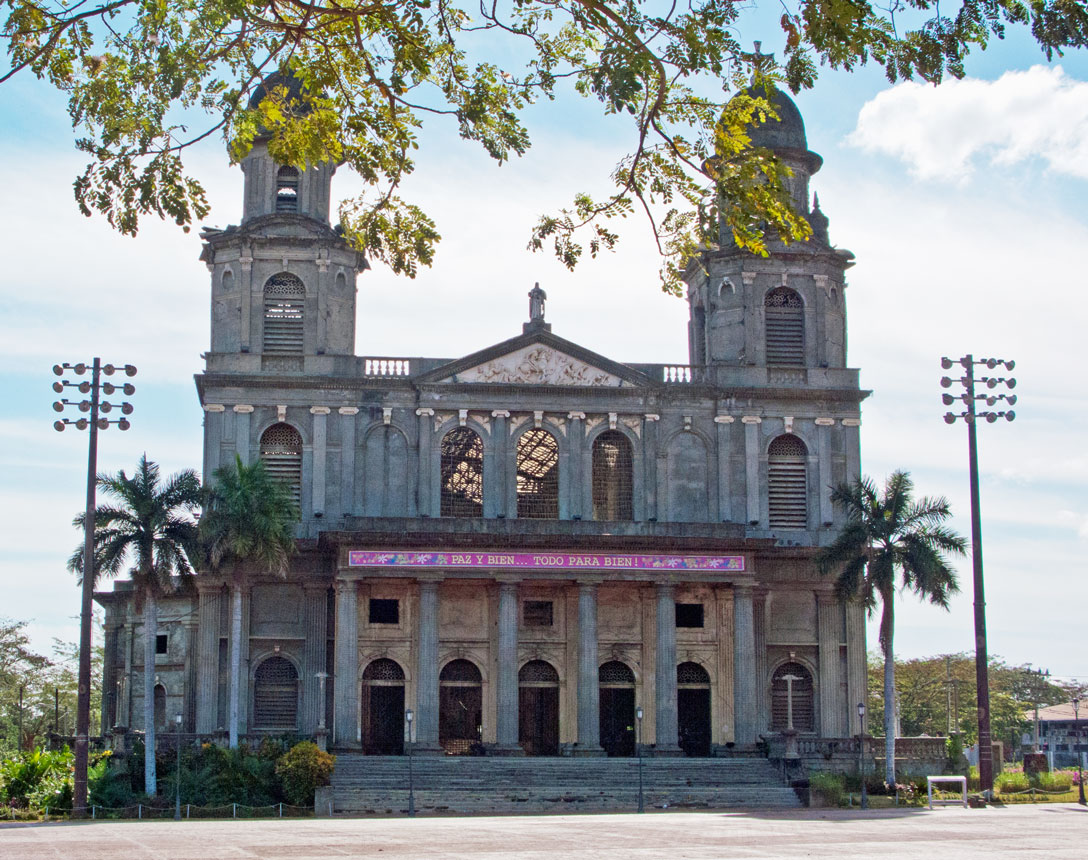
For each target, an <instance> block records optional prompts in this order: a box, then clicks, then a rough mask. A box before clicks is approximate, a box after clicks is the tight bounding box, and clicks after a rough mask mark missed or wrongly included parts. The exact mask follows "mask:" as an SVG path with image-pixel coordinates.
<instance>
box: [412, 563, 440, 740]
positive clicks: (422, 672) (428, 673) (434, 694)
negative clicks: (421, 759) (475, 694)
mask: <svg viewBox="0 0 1088 860" xmlns="http://www.w3.org/2000/svg"><path fill="white" fill-rule="evenodd" d="M416 659H417V661H418V662H417V665H416V728H415V733H416V745H415V749H416V750H418V751H420V752H429V751H437V750H438V749H439V746H438V580H436V579H422V580H420V582H419V651H418V654H417V657H416Z"/></svg>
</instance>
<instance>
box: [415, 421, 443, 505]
mask: <svg viewBox="0 0 1088 860" xmlns="http://www.w3.org/2000/svg"><path fill="white" fill-rule="evenodd" d="M416 415H417V416H419V427H418V433H419V439H418V445H417V447H418V449H419V468H418V470H417V471H418V474H419V482H418V484H417V487H418V491H419V497H418V498H417V499H416V508H417V510H418V511H419V513H420V516H425V517H430V516H439V513H440V512H439V511H435V510H432V504H433V503H432V499H431V497H432V495H433V493H432V490H431V471H432V470H431V438H432V437H433V436H434V431H433V430H432V429H431V420H432V419H433V417H434V410H433V409H431V408H429V407H426V408H420V409H417V410H416Z"/></svg>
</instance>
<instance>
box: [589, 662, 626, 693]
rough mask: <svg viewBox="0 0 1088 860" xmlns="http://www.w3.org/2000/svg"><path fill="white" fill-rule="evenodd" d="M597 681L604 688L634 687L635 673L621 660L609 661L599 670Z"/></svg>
mask: <svg viewBox="0 0 1088 860" xmlns="http://www.w3.org/2000/svg"><path fill="white" fill-rule="evenodd" d="M597 679H598V681H599V682H600V684H601V686H602V687H633V686H635V673H634V672H632V671H631V667H630V666H628V665H627V664H626V663H621V662H620V661H619V660H609V661H608V662H607V663H604V664H603V665H602V666H601V668H600V669H598V670H597Z"/></svg>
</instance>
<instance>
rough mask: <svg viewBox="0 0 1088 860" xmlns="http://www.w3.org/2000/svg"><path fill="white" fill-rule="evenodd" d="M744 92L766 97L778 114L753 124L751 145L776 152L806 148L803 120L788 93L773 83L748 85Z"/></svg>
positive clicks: (804, 149) (803, 149)
mask: <svg viewBox="0 0 1088 860" xmlns="http://www.w3.org/2000/svg"><path fill="white" fill-rule="evenodd" d="M746 93H747V94H748V95H750V96H756V97H762V98H765V99H767V101H769V102H770V103H771V104H772V105H773V106H774V111H775V113H776V114H778V119H777V120H775V119H771V118H770V117H767V121H766V122H764V123H759V122H758V121H757V122H756V123H755V124H753V127H752V130H751V135H752V145H753V146H765V147H767V149H773V150H775V151H776V152H777V151H778V150H782V149H799V150H801V151H802V152H805V151H807V150H808V141H807V139H806V138H805V121H804V120H803V119H801V111H799V110H798V109H797V105H795V104H794V103H793V99H791V98H790V97H789V96H788V95H786V94H785V93H784V92H782V90H780V89H778V87H776V86H774V85H773V84H768V85H767V88H766V89H764V88H763V87H754V86H753V87H749V88H748V89H747V90H746Z"/></svg>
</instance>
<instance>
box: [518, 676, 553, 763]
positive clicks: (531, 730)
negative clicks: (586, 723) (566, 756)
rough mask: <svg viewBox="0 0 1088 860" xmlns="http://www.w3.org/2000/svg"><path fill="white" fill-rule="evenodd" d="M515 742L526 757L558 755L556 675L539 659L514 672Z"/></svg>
mask: <svg viewBox="0 0 1088 860" xmlns="http://www.w3.org/2000/svg"><path fill="white" fill-rule="evenodd" d="M518 743H520V744H521V747H522V749H524V750H525V754H526V755H558V754H559V673H558V672H556V671H555V667H554V666H552V665H551V664H550V663H545V662H544V661H543V660H530V661H529V662H528V663H526V664H525V665H524V666H522V667H521V671H520V672H518Z"/></svg>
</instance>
